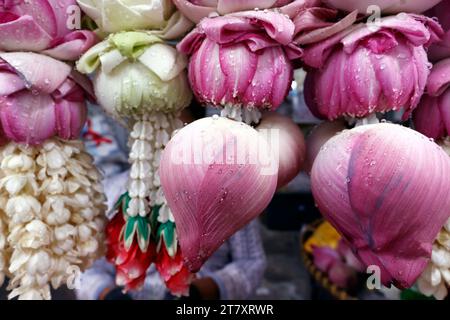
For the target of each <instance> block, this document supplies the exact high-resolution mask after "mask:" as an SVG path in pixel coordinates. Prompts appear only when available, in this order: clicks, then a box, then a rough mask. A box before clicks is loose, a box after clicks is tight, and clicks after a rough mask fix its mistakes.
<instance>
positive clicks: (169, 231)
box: [158, 221, 175, 250]
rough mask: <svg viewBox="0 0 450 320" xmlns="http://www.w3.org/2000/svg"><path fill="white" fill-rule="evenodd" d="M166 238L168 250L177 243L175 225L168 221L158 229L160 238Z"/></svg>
mask: <svg viewBox="0 0 450 320" xmlns="http://www.w3.org/2000/svg"><path fill="white" fill-rule="evenodd" d="M161 237H164V243H165V245H166V248H167V250H169V249H170V248H172V247H173V245H174V242H175V223H173V222H171V221H168V222H166V223H163V224H161V226H160V227H159V228H158V238H161Z"/></svg>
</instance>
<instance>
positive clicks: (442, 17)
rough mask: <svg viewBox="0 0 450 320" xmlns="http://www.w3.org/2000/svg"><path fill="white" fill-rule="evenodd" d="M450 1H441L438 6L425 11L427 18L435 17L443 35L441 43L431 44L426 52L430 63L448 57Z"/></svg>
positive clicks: (449, 47) (449, 46)
mask: <svg viewBox="0 0 450 320" xmlns="http://www.w3.org/2000/svg"><path fill="white" fill-rule="evenodd" d="M449 13H450V0H443V1H442V2H440V3H439V4H438V5H436V6H435V7H433V8H432V9H431V10H429V11H427V13H426V14H427V15H428V16H429V17H436V18H438V20H439V23H440V24H441V25H442V28H443V29H444V30H445V35H444V37H443V38H442V41H440V42H438V43H436V44H433V45H432V46H431V47H430V50H429V51H428V57H429V58H430V60H431V61H439V60H442V59H444V58H449V57H450V14H449Z"/></svg>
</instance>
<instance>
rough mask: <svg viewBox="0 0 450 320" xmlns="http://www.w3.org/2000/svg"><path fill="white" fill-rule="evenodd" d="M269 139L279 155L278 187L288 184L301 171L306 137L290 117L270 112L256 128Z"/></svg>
mask: <svg viewBox="0 0 450 320" xmlns="http://www.w3.org/2000/svg"><path fill="white" fill-rule="evenodd" d="M256 130H258V131H259V132H260V133H261V134H262V135H263V137H265V138H266V139H267V142H268V143H269V146H270V148H271V150H272V151H273V153H274V156H275V157H277V155H278V159H279V160H278V162H279V163H278V184H277V188H281V187H283V186H285V185H287V184H288V183H289V182H290V181H291V180H292V179H294V178H295V177H296V176H297V174H298V173H299V172H300V170H301V168H302V165H303V161H304V160H305V139H304V137H303V133H302V131H301V130H300V128H299V126H298V125H297V124H296V123H295V122H294V121H292V120H291V119H290V118H288V117H285V116H282V115H281V114H278V113H275V112H270V113H267V114H264V115H263V117H262V119H261V122H260V124H259V125H258V127H257V128H256Z"/></svg>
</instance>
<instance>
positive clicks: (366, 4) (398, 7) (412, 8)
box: [322, 0, 441, 14]
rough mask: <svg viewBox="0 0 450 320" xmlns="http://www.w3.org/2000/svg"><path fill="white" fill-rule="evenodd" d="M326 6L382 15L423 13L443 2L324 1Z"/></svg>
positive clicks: (389, 0) (397, 0)
mask: <svg viewBox="0 0 450 320" xmlns="http://www.w3.org/2000/svg"><path fill="white" fill-rule="evenodd" d="M322 1H323V2H324V3H325V4H328V5H330V6H332V7H335V8H336V9H339V10H344V11H348V12H350V11H353V10H358V11H359V13H362V14H373V13H374V12H377V10H380V11H379V12H380V13H385V14H395V13H399V12H411V13H421V12H424V11H426V10H428V9H430V8H431V7H433V6H434V5H436V4H437V3H439V2H440V1H441V0H407V1H403V0H322Z"/></svg>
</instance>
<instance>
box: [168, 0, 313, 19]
mask: <svg viewBox="0 0 450 320" xmlns="http://www.w3.org/2000/svg"><path fill="white" fill-rule="evenodd" d="M173 2H174V3H175V5H176V6H177V7H178V9H179V10H180V11H181V12H182V13H183V14H184V15H185V16H186V17H188V18H189V19H190V20H192V21H194V22H195V23H199V22H200V20H202V19H203V18H206V17H208V16H210V15H211V14H219V15H225V14H229V13H232V12H237V11H246V10H253V9H255V10H257V9H258V10H263V9H272V8H277V9H278V10H280V11H281V12H282V13H284V14H288V15H289V16H291V17H292V16H294V15H295V14H296V13H297V12H298V11H300V10H302V9H304V8H307V7H311V6H313V5H318V4H319V2H320V1H318V0H246V1H242V0H173Z"/></svg>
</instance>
